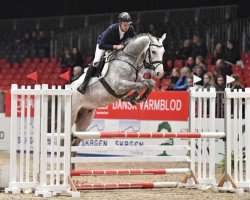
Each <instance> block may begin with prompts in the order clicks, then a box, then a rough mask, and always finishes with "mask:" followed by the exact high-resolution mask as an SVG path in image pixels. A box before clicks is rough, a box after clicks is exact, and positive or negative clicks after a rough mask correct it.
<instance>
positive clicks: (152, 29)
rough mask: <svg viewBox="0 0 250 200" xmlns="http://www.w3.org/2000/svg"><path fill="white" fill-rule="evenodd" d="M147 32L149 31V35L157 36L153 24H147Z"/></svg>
mask: <svg viewBox="0 0 250 200" xmlns="http://www.w3.org/2000/svg"><path fill="white" fill-rule="evenodd" d="M148 33H149V34H150V35H152V36H155V37H157V36H158V34H157V30H156V28H155V25H154V24H149V26H148Z"/></svg>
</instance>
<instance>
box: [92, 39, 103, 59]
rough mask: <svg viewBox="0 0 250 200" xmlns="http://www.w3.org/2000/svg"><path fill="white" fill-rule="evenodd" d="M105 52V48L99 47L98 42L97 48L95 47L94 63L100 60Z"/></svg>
mask: <svg viewBox="0 0 250 200" xmlns="http://www.w3.org/2000/svg"><path fill="white" fill-rule="evenodd" d="M104 53H105V50H103V49H99V45H98V44H97V45H96V49H95V58H94V60H93V63H96V62H100V60H101V58H102V56H103V55H104Z"/></svg>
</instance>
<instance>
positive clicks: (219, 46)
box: [210, 42, 224, 65]
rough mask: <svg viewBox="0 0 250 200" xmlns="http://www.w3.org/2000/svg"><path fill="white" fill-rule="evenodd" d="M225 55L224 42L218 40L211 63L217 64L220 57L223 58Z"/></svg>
mask: <svg viewBox="0 0 250 200" xmlns="http://www.w3.org/2000/svg"><path fill="white" fill-rule="evenodd" d="M223 57H224V49H223V47H222V44H221V43H220V42H218V43H217V44H216V46H215V48H214V52H213V54H212V60H211V63H210V64H211V65H215V63H216V61H217V60H218V59H222V58H223Z"/></svg>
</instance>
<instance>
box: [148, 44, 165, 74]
mask: <svg viewBox="0 0 250 200" xmlns="http://www.w3.org/2000/svg"><path fill="white" fill-rule="evenodd" d="M152 46H155V47H159V48H161V47H163V45H157V44H152V43H151V42H150V44H149V47H148V49H147V51H146V55H145V58H144V61H143V64H144V66H145V67H148V68H149V69H151V70H155V69H156V68H157V67H159V65H160V64H163V62H162V60H155V61H152V56H151V49H150V47H152ZM147 55H148V60H149V62H147V61H146V58H147ZM154 64H157V65H156V66H154Z"/></svg>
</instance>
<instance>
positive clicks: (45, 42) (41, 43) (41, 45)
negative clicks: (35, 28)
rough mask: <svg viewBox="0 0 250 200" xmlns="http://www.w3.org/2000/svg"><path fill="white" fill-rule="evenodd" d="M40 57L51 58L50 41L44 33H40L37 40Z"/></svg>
mask: <svg viewBox="0 0 250 200" xmlns="http://www.w3.org/2000/svg"><path fill="white" fill-rule="evenodd" d="M37 48H38V57H39V58H46V57H49V56H50V41H49V38H48V37H47V36H46V35H45V33H44V32H43V31H39V33H38V38H37Z"/></svg>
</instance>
